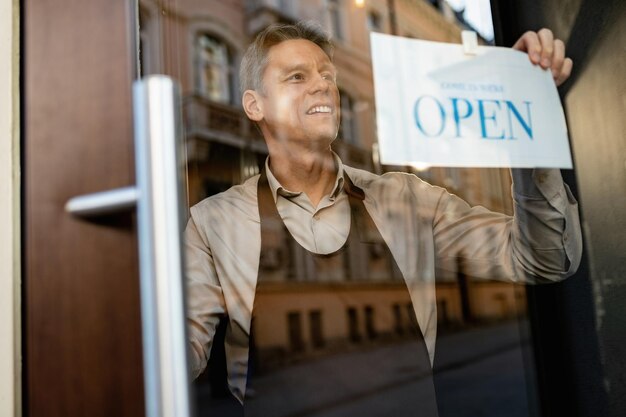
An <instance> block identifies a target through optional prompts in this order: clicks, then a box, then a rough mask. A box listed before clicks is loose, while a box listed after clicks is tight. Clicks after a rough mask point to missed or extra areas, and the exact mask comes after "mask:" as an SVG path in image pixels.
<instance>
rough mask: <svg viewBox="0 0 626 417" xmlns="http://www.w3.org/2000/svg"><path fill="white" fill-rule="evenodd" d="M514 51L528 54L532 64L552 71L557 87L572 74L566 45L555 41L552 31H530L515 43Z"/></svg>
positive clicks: (557, 40)
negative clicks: (566, 55)
mask: <svg viewBox="0 0 626 417" xmlns="http://www.w3.org/2000/svg"><path fill="white" fill-rule="evenodd" d="M513 49H517V50H518V51H522V52H526V53H528V57H529V58H530V62H532V63H533V64H535V65H540V66H541V68H543V69H550V71H552V78H554V82H555V84H556V85H557V87H558V86H559V85H561V84H563V83H564V82H565V80H567V79H568V78H569V76H570V74H571V73H572V65H573V63H572V60H571V59H570V58H566V57H565V44H564V43H563V41H562V40H560V39H554V35H553V34H552V31H551V30H550V29H545V28H544V29H541V30H540V31H539V32H532V31H528V32H526V33H524V34H523V35H522V37H521V38H519V39H518V40H517V42H515V45H513Z"/></svg>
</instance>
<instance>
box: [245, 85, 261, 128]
mask: <svg viewBox="0 0 626 417" xmlns="http://www.w3.org/2000/svg"><path fill="white" fill-rule="evenodd" d="M241 102H242V104H243V110H244V111H245V112H246V115H247V116H248V119H250V120H252V121H254V122H260V121H261V120H263V104H262V102H261V100H260V97H259V94H258V93H257V92H256V91H254V90H246V91H245V92H244V93H243V97H242V98H241Z"/></svg>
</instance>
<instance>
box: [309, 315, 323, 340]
mask: <svg viewBox="0 0 626 417" xmlns="http://www.w3.org/2000/svg"><path fill="white" fill-rule="evenodd" d="M309 322H310V325H311V343H312V344H313V347H314V348H315V349H319V348H322V347H324V334H323V329H322V311H321V310H313V311H311V312H310V313H309Z"/></svg>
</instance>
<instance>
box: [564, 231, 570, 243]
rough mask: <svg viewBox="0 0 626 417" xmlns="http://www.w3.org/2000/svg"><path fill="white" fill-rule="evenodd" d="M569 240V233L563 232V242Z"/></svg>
mask: <svg viewBox="0 0 626 417" xmlns="http://www.w3.org/2000/svg"><path fill="white" fill-rule="evenodd" d="M568 240H569V235H568V234H567V233H564V234H563V242H567V241H568Z"/></svg>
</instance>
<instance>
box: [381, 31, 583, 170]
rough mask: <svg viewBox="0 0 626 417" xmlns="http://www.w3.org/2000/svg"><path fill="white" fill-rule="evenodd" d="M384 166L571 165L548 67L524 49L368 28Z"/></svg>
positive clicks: (564, 128)
mask: <svg viewBox="0 0 626 417" xmlns="http://www.w3.org/2000/svg"><path fill="white" fill-rule="evenodd" d="M371 45H372V61H373V67H374V86H375V93H376V115H377V123H378V142H379V149H380V159H381V162H382V163H383V164H389V165H407V164H419V165H428V166H466V167H526V168H532V167H543V168H571V167H572V158H571V155H570V149H569V144H568V140H567V126H566V124H565V116H564V115H563V109H562V107H561V103H560V101H559V96H558V92H557V90H556V87H555V85H554V81H553V80H552V76H551V73H550V71H548V70H542V69H541V68H540V67H538V66H533V65H532V64H531V63H530V61H529V59H528V56H527V55H526V54H525V53H522V52H519V51H514V50H512V49H510V48H500V47H487V46H479V47H478V49H477V50H476V55H465V54H464V53H463V47H462V45H458V44H446V43H439V42H428V41H420V40H414V39H406V38H400V37H396V36H390V35H383V34H378V33H372V35H371Z"/></svg>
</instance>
